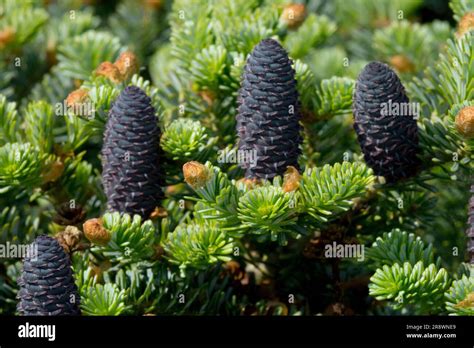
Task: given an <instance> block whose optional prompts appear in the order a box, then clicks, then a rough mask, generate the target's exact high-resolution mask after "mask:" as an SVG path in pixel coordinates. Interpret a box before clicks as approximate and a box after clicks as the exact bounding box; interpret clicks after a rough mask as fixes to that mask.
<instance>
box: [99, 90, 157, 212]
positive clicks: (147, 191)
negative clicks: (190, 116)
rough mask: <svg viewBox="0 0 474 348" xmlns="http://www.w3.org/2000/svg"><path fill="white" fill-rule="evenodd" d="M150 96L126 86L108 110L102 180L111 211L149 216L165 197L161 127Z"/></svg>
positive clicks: (103, 148) (103, 149)
mask: <svg viewBox="0 0 474 348" xmlns="http://www.w3.org/2000/svg"><path fill="white" fill-rule="evenodd" d="M157 122H158V120H157V117H156V115H155V109H154V108H153V106H152V105H151V100H150V98H149V97H148V96H147V95H146V94H145V93H144V92H143V91H142V90H141V89H140V88H138V87H135V86H130V87H127V88H125V89H124V90H123V91H122V93H120V95H119V96H118V98H117V99H116V100H115V101H114V104H113V106H112V108H111V109H110V112H109V118H108V120H107V125H106V129H105V137H104V145H103V147H102V168H103V169H102V183H103V185H104V190H105V195H106V196H107V207H108V210H109V211H118V212H121V213H129V214H139V215H141V216H142V217H143V218H145V219H146V218H148V217H149V215H150V213H151V212H152V211H153V210H154V209H155V207H157V206H158V205H159V202H160V200H161V199H162V198H163V191H162V189H161V186H162V184H163V177H162V175H161V171H160V158H161V150H160V147H159V142H160V136H161V132H160V128H159V127H158V123H157Z"/></svg>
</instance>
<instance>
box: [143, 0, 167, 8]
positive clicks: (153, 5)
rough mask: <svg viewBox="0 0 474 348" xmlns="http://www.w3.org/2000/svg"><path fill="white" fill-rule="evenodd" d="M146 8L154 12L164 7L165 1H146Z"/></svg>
mask: <svg viewBox="0 0 474 348" xmlns="http://www.w3.org/2000/svg"><path fill="white" fill-rule="evenodd" d="M145 6H146V7H148V8H150V9H152V10H159V9H161V8H162V7H163V0H145Z"/></svg>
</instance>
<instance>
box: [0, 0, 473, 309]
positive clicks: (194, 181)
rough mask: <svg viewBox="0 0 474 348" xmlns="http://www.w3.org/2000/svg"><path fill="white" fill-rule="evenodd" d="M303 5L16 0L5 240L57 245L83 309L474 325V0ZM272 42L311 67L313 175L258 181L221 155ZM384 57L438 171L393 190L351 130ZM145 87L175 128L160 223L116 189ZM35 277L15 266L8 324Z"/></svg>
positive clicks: (165, 122) (4, 77) (4, 158)
mask: <svg viewBox="0 0 474 348" xmlns="http://www.w3.org/2000/svg"><path fill="white" fill-rule="evenodd" d="M299 3H300V4H299V5H298V4H296V3H290V2H289V1H285V0H275V1H271V0H268V1H267V0H211V1H207V0H206V1H204V0H175V1H173V2H171V1H165V0H139V1H129V0H124V1H99V0H96V1H94V0H92V1H74V0H71V1H69V0H66V1H46V0H44V1H39V0H38V1H15V0H0V71H1V74H0V243H1V244H3V245H5V244H6V243H7V242H10V243H30V242H32V241H33V240H34V239H35V237H36V236H39V235H41V234H48V235H51V236H57V238H58V239H59V240H60V241H61V243H62V244H63V245H64V246H65V247H66V250H67V251H68V252H70V253H71V255H72V256H71V257H72V263H73V270H74V276H75V279H76V284H77V286H78V288H79V293H80V297H81V309H82V313H83V314H85V315H120V314H132V315H143V314H157V315H160V314H211V315H212V314H227V315H242V314H244V315H316V314H325V315H355V314H359V315H360V314H363V315H367V314H376V315H387V314H400V313H403V314H448V313H449V314H462V315H473V314H474V297H473V293H474V274H473V273H472V264H471V266H469V265H468V263H465V261H466V260H468V256H467V254H468V253H467V250H466V243H467V239H466V235H465V231H466V228H467V224H466V223H467V220H468V201H469V198H470V195H471V193H470V192H469V188H470V185H471V184H473V180H472V163H473V162H472V161H473V153H472V148H473V143H472V136H473V135H472V131H471V134H470V135H469V134H462V133H461V132H460V131H459V130H458V129H459V127H457V123H456V122H458V123H459V122H460V121H456V117H457V116H458V115H459V114H460V112H461V110H471V111H470V112H471V115H472V109H469V107H471V108H472V107H473V106H474V102H473V96H474V34H472V28H473V24H474V20H473V17H474V1H472V0H452V1H450V2H448V1H429V0H426V1H421V0H378V1H377V0H350V1H347V0H334V1H325V0H308V1H302V2H299ZM302 5H304V6H302ZM269 37H271V38H274V39H276V40H278V41H279V42H280V43H281V44H282V45H283V47H284V48H285V49H286V50H287V51H288V54H289V56H290V58H291V59H293V62H294V69H295V71H296V80H297V84H298V91H299V94H300V101H301V107H302V115H303V118H302V125H303V127H304V131H303V136H304V143H303V147H302V150H303V154H302V156H301V157H300V159H299V163H300V166H301V168H302V169H303V172H302V173H301V176H300V175H299V174H295V173H293V175H291V173H288V175H287V177H286V178H277V179H275V180H273V182H267V183H265V184H263V185H262V186H255V187H254V186H253V185H252V183H248V182H245V181H244V182H242V181H241V179H242V177H243V171H242V170H241V169H240V168H239V167H238V166H237V164H235V163H229V162H231V161H230V160H229V158H228V159H227V160H226V161H222V158H221V157H220V154H221V153H222V152H220V151H222V150H224V149H225V150H227V153H228V155H229V156H231V154H232V153H233V151H234V153H235V151H236V146H237V139H236V132H235V117H236V113H237V110H236V107H237V93H238V90H239V87H240V81H241V75H242V71H243V67H244V65H245V62H246V58H247V56H248V54H249V53H250V52H251V51H252V49H253V47H254V46H255V45H256V44H258V43H259V42H260V41H261V40H262V39H265V38H269ZM373 60H379V61H382V62H385V63H387V64H389V65H390V66H391V67H392V68H393V69H395V71H397V73H398V75H399V77H400V79H401V80H402V83H403V84H404V86H405V88H406V90H407V95H408V96H409V98H410V100H411V101H414V102H417V103H419V105H420V106H421V115H420V118H419V119H418V127H419V132H420V147H421V150H422V152H421V153H420V158H421V160H422V163H423V164H422V167H423V170H422V171H421V172H419V174H418V175H417V176H416V177H414V178H411V179H408V180H405V181H402V182H398V183H394V184H387V183H385V182H384V181H383V179H381V178H377V177H375V176H374V175H373V173H372V171H371V169H370V168H368V167H367V166H366V165H365V164H364V159H363V157H362V156H361V154H360V148H359V144H358V142H357V139H356V134H355V132H354V130H353V127H352V122H353V121H352V117H353V116H352V107H351V106H352V95H353V89H354V83H355V79H356V78H357V76H358V74H359V72H360V71H361V69H362V68H363V67H364V66H365V65H366V64H367V63H368V62H370V61H373ZM124 61H126V62H127V64H125V63H124ZM106 62H107V63H106ZM128 85H135V86H138V87H140V88H142V89H143V90H144V91H145V92H146V93H147V94H148V96H149V97H150V98H151V100H152V104H153V106H154V107H155V109H156V112H157V116H158V118H159V125H160V127H161V130H162V133H163V135H162V137H161V148H162V150H163V153H164V156H163V159H162V162H161V163H160V164H159V165H160V168H161V170H162V172H163V173H164V177H165V180H166V182H165V184H164V193H165V199H164V200H163V201H162V206H161V207H160V208H159V209H157V210H156V211H155V212H154V213H153V214H152V216H151V218H150V219H148V220H146V221H144V220H145V219H142V218H140V217H139V216H134V217H131V216H128V215H124V214H122V215H121V214H120V213H106V204H105V202H106V197H105V195H104V191H103V187H102V182H101V172H102V166H101V159H100V151H101V148H102V141H103V134H104V127H105V124H106V121H107V118H108V112H109V109H110V108H111V105H112V102H113V100H114V99H115V98H116V97H117V96H118V95H119V93H120V92H121V91H122V90H123V89H124V88H125V87H126V86H128ZM81 103H84V105H92V106H93V110H92V111H87V112H84V110H82V109H80V108H75V106H78V105H81ZM87 103H89V104H87ZM466 112H467V111H466ZM470 122H471V127H472V116H471V121H470ZM471 129H472V128H471ZM190 161H195V162H192V163H191V164H189V163H188V162H190ZM197 162H199V163H197ZM206 162H207V164H205V165H203V164H204V163H206ZM185 163H188V165H187V166H188V167H187V168H188V177H187V182H188V184H186V183H185V180H184V179H185V178H184V175H183V172H182V168H183V165H184V164H185ZM185 168H186V167H185ZM196 173H197V174H196ZM185 174H186V173H185ZM96 218H101V220H91V219H96ZM86 221H88V222H87V223H86V224H84V223H85V222H86ZM87 226H89V227H90V228H92V227H94V232H95V233H96V235H95V238H96V239H94V238H92V237H90V236H89V238H86V237H85V236H84V230H85V229H86V227H87ZM91 226H92V227H91ZM91 233H92V232H91ZM90 240H91V241H92V242H91V241H90ZM333 242H335V243H337V244H356V245H364V246H365V249H364V250H365V258H364V260H363V261H358V260H357V259H356V258H327V257H325V254H324V250H325V246H326V245H328V244H332V243H333ZM470 267H471V271H470V269H469V268H470ZM20 273H21V261H20V260H18V259H15V258H11V259H2V261H1V262H0V313H1V314H15V313H16V303H17V300H16V298H15V297H16V294H17V291H18V284H17V279H18V276H19V274H20Z"/></svg>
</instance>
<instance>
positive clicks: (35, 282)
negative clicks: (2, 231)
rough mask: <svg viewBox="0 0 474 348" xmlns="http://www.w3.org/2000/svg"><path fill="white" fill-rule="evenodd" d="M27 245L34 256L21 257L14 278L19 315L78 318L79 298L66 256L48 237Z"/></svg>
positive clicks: (52, 239) (54, 240)
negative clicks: (15, 278)
mask: <svg viewBox="0 0 474 348" xmlns="http://www.w3.org/2000/svg"><path fill="white" fill-rule="evenodd" d="M31 245H32V246H33V250H35V251H36V250H37V254H35V253H32V254H31V255H27V257H25V259H24V261H23V272H22V274H21V276H20V277H19V278H18V285H19V286H20V291H19V292H18V296H17V297H18V299H19V300H20V302H19V303H18V306H17V309H18V312H19V313H20V315H38V316H48V315H79V314H80V309H79V303H80V298H79V294H78V292H77V287H76V284H75V283H74V278H73V274H72V270H71V260H70V259H69V256H68V255H66V253H65V252H64V249H63V248H62V247H61V245H60V244H59V243H58V241H57V240H56V239H54V238H51V237H49V236H39V237H38V238H36V240H35V242H34V243H33V244H31ZM36 248H37V249H36Z"/></svg>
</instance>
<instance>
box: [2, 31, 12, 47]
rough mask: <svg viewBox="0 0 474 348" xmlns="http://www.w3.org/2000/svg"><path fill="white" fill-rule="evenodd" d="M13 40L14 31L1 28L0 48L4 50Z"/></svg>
mask: <svg viewBox="0 0 474 348" xmlns="http://www.w3.org/2000/svg"><path fill="white" fill-rule="evenodd" d="M14 39H15V29H14V28H12V27H6V28H3V29H2V30H1V31H0V48H4V47H5V46H7V45H8V44H9V43H10V42H12V41H13V40H14Z"/></svg>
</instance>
